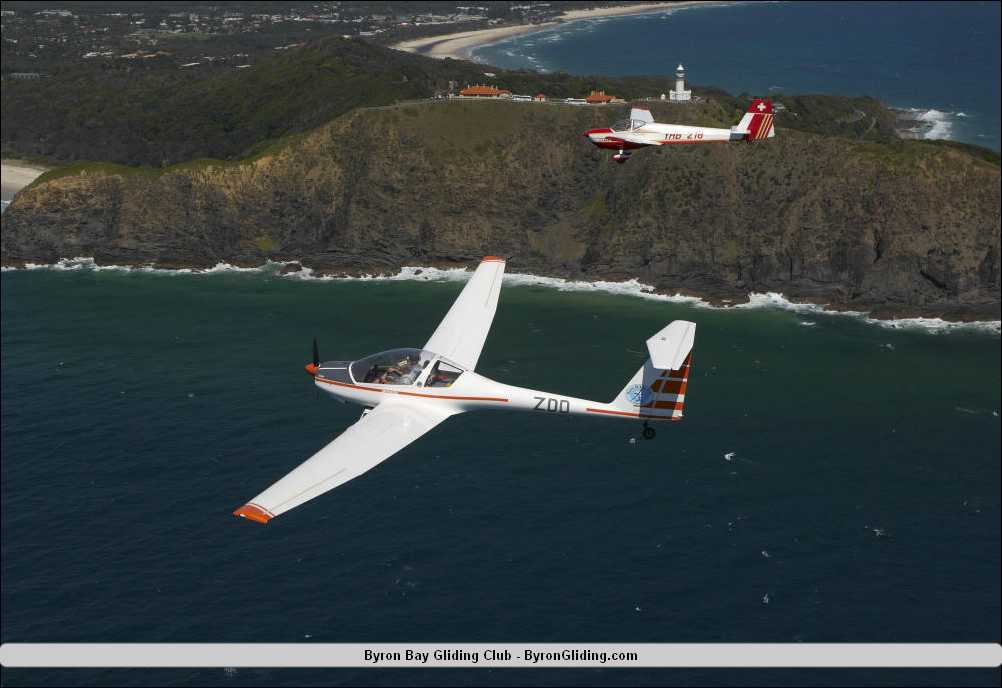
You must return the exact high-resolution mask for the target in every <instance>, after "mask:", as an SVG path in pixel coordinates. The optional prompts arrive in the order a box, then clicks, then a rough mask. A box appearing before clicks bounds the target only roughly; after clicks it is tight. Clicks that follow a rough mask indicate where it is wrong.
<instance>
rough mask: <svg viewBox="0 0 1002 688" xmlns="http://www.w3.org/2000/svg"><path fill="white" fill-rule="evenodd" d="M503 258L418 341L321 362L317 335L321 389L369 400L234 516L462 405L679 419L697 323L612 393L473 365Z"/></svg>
mask: <svg viewBox="0 0 1002 688" xmlns="http://www.w3.org/2000/svg"><path fill="white" fill-rule="evenodd" d="M504 267H505V263H504V260H503V259H501V258H497V257H494V256H487V257H485V258H484V259H483V260H482V261H481V263H480V265H479V266H478V267H477V269H476V271H474V273H473V276H472V277H471V278H470V281H469V282H468V283H467V284H466V286H465V287H464V288H463V291H462V292H461V293H460V294H459V297H458V298H457V299H456V301H455V302H454V303H453V304H452V308H450V309H449V312H448V313H447V314H446V315H445V319H444V320H442V322H441V323H439V326H438V328H437V329H436V330H435V332H434V334H432V336H431V339H429V340H428V342H427V344H425V345H424V347H423V348H420V349H392V350H390V351H384V352H382V353H378V354H373V355H372V356H366V357H365V358H361V359H359V360H357V361H324V362H321V361H320V355H319V353H318V352H317V345H316V341H314V343H313V362H312V363H310V364H308V365H307V366H306V372H308V373H309V374H310V375H311V376H313V381H314V384H315V385H316V386H317V387H319V388H320V389H321V390H323V391H324V392H326V393H328V394H330V395H331V396H333V397H335V398H337V399H339V400H341V401H350V402H353V403H356V404H359V405H361V406H365V407H367V410H365V411H363V412H362V417H361V418H360V419H359V420H358V421H357V422H356V423H355V424H354V425H352V426H350V427H349V428H348V429H347V430H345V431H344V432H343V433H341V435H339V436H338V437H337V438H336V439H334V441H333V442H331V443H330V444H328V445H327V446H326V447H324V448H323V449H321V450H320V451H319V452H317V453H316V454H314V455H313V456H312V457H311V458H309V459H307V460H306V461H305V462H304V463H302V464H300V466H299V467H297V468H296V469H294V470H293V471H292V472H291V473H289V474H287V475H286V476H285V477H284V478H282V479H280V480H279V481H278V482H276V483H275V484H274V485H272V486H271V487H269V488H268V489H267V490H265V491H264V492H262V493H261V494H259V495H258V496H257V497H255V498H254V499H252V500H251V501H249V502H247V503H246V504H244V505H243V506H242V507H240V508H239V509H237V510H236V511H234V512H233V513H234V515H236V516H241V517H243V518H247V519H250V520H252V521H257V522H258V523H267V522H268V521H269V520H271V519H272V518H274V517H275V516H278V515H279V514H281V513H284V512H286V511H288V510H289V509H292V508H293V507H296V506H299V505H300V504H302V503H303V502H306V501H307V500H310V499H313V498H314V497H317V496H319V495H321V494H323V493H324V492H327V491H328V490H331V489H333V488H335V487H337V486H338V485H341V484H343V483H346V482H347V481H349V480H351V479H352V478H355V477H357V476H359V475H361V474H362V473H365V472H366V471H368V470H370V469H371V468H373V467H375V466H376V465H377V464H379V463H381V462H382V461H385V460H386V459H388V458H390V457H391V456H393V455H394V454H396V453H397V452H398V451H400V450H401V449H403V448H404V447H406V446H407V445H408V444H410V443H411V442H413V441H414V440H416V439H418V438H419V437H421V436H422V435H424V434H425V433H426V432H428V431H429V430H431V429H432V428H434V427H435V426H437V425H438V424H439V423H441V422H442V421H444V420H445V419H446V418H448V417H449V416H454V415H456V414H458V413H463V412H465V411H476V410H490V409H493V410H501V411H509V410H511V411H532V412H535V413H544V414H548V415H551V416H559V415H566V414H579V415H584V416H598V417H602V418H625V419H629V420H641V421H643V422H644V437H645V438H647V439H650V438H652V437H653V436H654V428H652V427H650V426H649V425H648V421H677V420H681V419H682V407H683V405H684V404H685V390H686V385H687V384H688V380H689V366H690V364H691V362H692V347H693V342H694V339H695V335H696V325H695V323H691V322H688V321H685V320H676V321H674V322H672V323H671V324H669V325H668V326H667V327H665V328H664V329H662V330H661V331H659V332H657V333H655V334H654V335H653V336H652V337H651V338H650V339H648V340H647V350H648V353H649V354H650V356H649V357H648V359H647V360H646V361H645V362H644V365H643V366H641V368H640V370H638V371H637V372H636V374H635V375H634V376H633V377H632V378H630V380H629V382H627V383H626V386H625V387H623V389H622V390H621V391H620V392H619V393H618V394H617V395H616V396H615V397H613V398H612V401H609V402H608V403H604V402H601V401H590V400H588V399H577V398H575V397H568V396H564V395H563V394H554V393H552V392H541V391H538V390H534V389H526V388H524V387H514V386H512V385H506V384H504V383H501V382H495V381H494V380H491V379H489V378H486V377H484V376H483V375H480V374H478V373H475V372H474V371H473V369H474V368H475V367H476V365H477V361H478V360H479V358H480V352H481V350H482V349H483V348H484V342H485V341H486V339H487V333H488V331H489V330H490V327H491V322H492V321H493V320H494V312H495V311H496V310H497V304H498V296H499V295H500V293H501V280H502V278H503V276H504Z"/></svg>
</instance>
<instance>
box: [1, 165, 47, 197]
mask: <svg viewBox="0 0 1002 688" xmlns="http://www.w3.org/2000/svg"><path fill="white" fill-rule="evenodd" d="M46 169H48V168H45V167H42V166H41V165H36V164H34V163H30V162H25V161H23V160H4V161H3V174H2V186H3V200H5V201H9V200H10V199H12V198H14V194H16V193H17V192H18V191H20V190H21V189H23V188H24V187H26V186H28V184H31V183H32V182H33V181H35V179H36V178H37V177H38V176H39V175H40V174H42V173H43V172H45V171H46Z"/></svg>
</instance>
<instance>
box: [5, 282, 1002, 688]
mask: <svg viewBox="0 0 1002 688" xmlns="http://www.w3.org/2000/svg"><path fill="white" fill-rule="evenodd" d="M424 276H425V277H428V276H430V277H432V278H434V279H428V280H426V281H415V280H413V279H411V280H383V281H376V280H354V281H321V280H304V279H294V278H288V277H280V276H278V275H277V274H276V273H275V272H274V271H273V270H270V271H247V272H238V271H228V270H220V271H216V272H214V273H211V274H184V273H181V274H171V273H143V272H124V271H115V270H107V271H105V270H102V271H98V270H94V269H89V268H87V267H83V268H80V269H76V270H50V269H43V270H19V271H4V272H3V274H2V276H0V288H2V342H0V343H2V457H3V460H2V522H3V529H2V557H0V558H2V574H3V575H2V609H3V614H2V641H3V642H13V641H62V642H71V641H107V642H114V641H136V642H160V641H233V642H237V641H261V642H336V641H361V642H365V641H373V642H377V641H383V642H391V641H408V640H422V641H458V642H461V641H517V640H526V641H561V640H562V641H616V642H630V641H636V642H643V641H652V642H654V641H657V642H662V641H677V642H699V641H712V642H721V641H734V642H741V641H775V642H799V641H803V642H842V641H887V642H912V641H946V642H953V641H978V642H984V641H998V640H999V635H998V633H999V627H1000V621H1002V614H1000V590H999V579H1000V552H999V539H1000V491H999V485H1000V477H1002V476H1000V467H999V454H1000V449H1002V447H1000V427H999V422H1000V420H999V409H1000V387H1002V370H1000V368H1002V364H1000V356H999V351H1000V339H999V334H998V332H997V326H996V327H995V329H994V330H993V329H992V328H977V327H973V328H972V327H967V328H961V329H953V330H950V331H946V330H942V329H940V330H934V329H930V328H929V327H919V326H907V327H902V328H898V329H892V328H888V327H882V326H879V325H875V324H872V323H868V322H867V321H865V320H864V319H862V318H860V317H852V316H845V315H828V314H824V313H819V312H816V311H810V310H800V311H794V310H789V309H783V308H777V307H771V306H767V305H763V306H762V307H756V308H741V309H728V310H719V309H710V308H705V307H700V306H699V305H698V304H694V303H684V302H679V303H675V302H671V301H664V300H655V299H651V298H637V297H636V296H629V295H626V294H616V293H608V292H607V291H603V290H598V289H591V290H579V289H578V288H571V287H573V286H574V285H564V287H565V288H563V289H559V288H553V287H552V286H545V285H539V284H532V283H531V282H530V281H528V280H519V279H518V278H515V279H511V280H509V281H508V282H507V283H506V286H505V288H504V289H503V290H502V294H501V304H500V308H499V310H498V315H497V318H496V320H495V323H494V326H493V330H492V332H491V336H490V338H489V340H488V342H487V346H486V348H485V350H484V354H483V357H482V359H481V364H480V366H479V370H480V371H481V372H483V373H484V374H486V375H488V376H490V377H494V378H496V379H499V380H502V381H506V382H511V383H514V384H521V385H532V386H535V387H539V388H542V389H552V390H554V391H560V392H566V393H569V394H575V395H579V396H585V397H591V398H598V399H606V398H611V397H612V396H613V395H614V394H615V393H616V392H617V391H618V390H619V389H620V388H621V387H622V385H623V383H624V382H625V380H627V379H628V378H629V377H630V375H631V374H632V373H633V371H634V370H635V369H636V368H637V367H638V366H639V365H640V363H641V361H642V359H643V357H644V354H643V353H642V352H643V350H644V340H645V339H646V338H647V337H648V336H649V335H650V334H651V333H653V332H655V331H656V330H658V329H659V328H660V327H662V326H663V325H664V324H665V323H667V322H668V321H670V320H673V319H676V318H686V319H691V320H694V321H695V322H696V323H697V324H698V328H699V329H698V331H697V335H696V346H695V353H694V367H693V375H692V378H691V380H690V386H689V395H688V399H687V407H686V412H687V417H686V419H685V420H684V421H683V422H681V423H674V424H670V425H667V426H658V427H659V432H658V437H657V439H656V440H654V441H644V440H642V439H640V433H639V430H640V428H639V425H638V424H637V423H635V422H630V421H617V420H610V419H586V418H550V417H547V416H537V415H533V414H517V413H503V412H500V413H489V412H483V413H479V414H464V415H461V416H457V417H454V418H451V419H449V420H448V421H446V423H445V424H443V425H442V426H440V427H439V428H437V429H436V430H434V431H433V432H432V433H430V434H429V435H427V436H425V437H424V438H422V439H421V440H419V441H418V442H416V443H415V444H413V445H411V446H410V447H408V448H407V449H405V450H404V451H402V452H401V453H400V454H398V455H397V456H395V457H393V458H391V459H390V460H388V461H386V462H385V463H383V464H381V465H380V466H379V467H377V468H376V469H374V470H373V471H371V472H369V473H367V474H365V475H364V476H362V477H360V478H358V479H356V480H354V481H352V482H350V483H348V484H346V485H344V486H342V487H341V488H338V489H337V490H335V491H333V492H330V493H328V494H326V495H324V496H322V497H320V498H318V499H315V500H313V501H311V502H309V503H307V504H306V505H303V506H301V507H299V508H297V509H295V510H293V511H290V512H289V513H287V514H285V515H283V516H281V517H280V518H277V519H275V520H274V521H272V522H271V523H270V524H268V525H267V526H259V525H257V524H252V523H249V522H246V521H242V520H239V519H237V518H234V517H233V516H231V515H230V512H231V511H232V510H233V509H234V508H235V507H237V506H239V505H240V504H242V503H244V502H245V501H246V500H247V499H248V498H250V497H252V496H253V495H255V494H257V493H258V492H259V491H260V490H261V489H263V488H264V487H266V486H267V485H269V484H270V483H271V482H272V481H274V480H275V479H277V478H278V477H280V476H281V475H283V474H284V473H285V472H287V471H288V470H290V469H291V468H293V467H294V466H295V465H297V464H298V463H299V462H300V461H302V460H304V459H305V458H307V457H308V456H310V455H311V454H312V453H313V452H314V451H316V450H317V449H318V448H319V447H321V446H323V445H324V444H325V443H326V442H328V441H329V440H330V439H331V438H332V437H334V436H335V435H337V434H338V433H339V432H340V431H341V430H342V429H343V428H344V427H346V426H347V425H349V424H350V423H352V422H354V421H355V420H356V419H357V417H358V415H359V411H360V409H359V408H357V407H353V406H347V405H342V404H339V403H337V402H335V401H333V400H330V399H326V398H321V399H317V396H316V394H315V392H314V389H313V387H312V385H311V382H310V380H309V379H308V377H307V376H306V375H305V373H304V372H303V370H302V366H303V364H304V363H305V362H306V361H307V359H308V357H309V355H310V342H311V338H312V337H313V336H314V335H316V336H317V337H318V338H319V342H320V349H321V353H322V354H323V356H324V357H325V358H342V357H347V358H354V357H358V356H361V355H363V354H366V353H370V352H373V351H378V350H382V349H386V348H391V347H394V346H401V345H414V346H420V345H421V344H423V342H424V341H425V340H426V338H427V337H428V336H429V335H430V333H431V331H432V330H433V329H434V327H435V325H436V324H437V322H438V320H439V319H440V318H441V317H442V315H443V314H444V313H445V311H446V310H447V309H448V307H449V305H450V303H451V302H452V300H453V299H454V298H455V296H456V295H457V294H458V292H459V290H460V289H461V287H462V280H461V278H460V277H459V275H458V274H456V273H449V274H441V273H440V274H436V273H430V275H429V274H425V275H424ZM439 278H442V279H439ZM558 286H559V285H558ZM758 303H760V304H768V303H781V302H780V301H778V300H777V299H775V298H772V299H769V298H763V299H760V300H759V301H758ZM631 440H635V441H631ZM813 677H814V679H815V680H816V681H817V682H818V683H821V684H828V685H838V684H841V683H844V682H846V681H853V682H865V683H870V684H891V683H894V682H898V683H900V682H903V681H907V682H909V683H915V684H925V685H947V684H950V685H953V683H952V682H955V681H956V682H959V684H963V685H968V684H970V685H997V684H998V680H999V672H998V671H997V670H991V671H970V672H954V673H946V672H928V671H924V672H904V671H883V672H874V671H869V672H842V673H839V672H825V673H819V674H815V675H814V676H813ZM802 680H803V674H801V673H798V672H781V671H773V672H762V673H759V674H755V675H753V676H749V675H748V674H743V673H739V672H719V671H718V672H710V671H696V670H690V671H672V672H668V671H652V670H645V671H628V672H624V671H611V670H607V671H601V670H594V671H593V670H581V671H573V672H551V671H530V672H515V671H491V672H488V671H477V670H470V671H467V670H447V671H446V670H437V671H425V672H405V671H401V670H396V671H373V672H369V671H363V670H352V671H348V670H342V671H291V672H279V671H258V670H254V671H251V670H239V671H237V672H225V671H223V670H222V669H220V670H191V671H176V672H168V671H157V672H144V671H24V670H6V669H5V670H3V683H4V684H5V685H43V684H49V685H51V684H53V683H60V684H69V685H84V684H93V683H95V682H106V683H109V684H114V685H158V684H161V683H167V684H172V685H182V684H192V683H194V684H213V685H245V684H251V685H291V684H300V683H305V684H316V685H321V684H325V683H335V684H363V683H365V684H395V683H399V682H401V681H404V682H407V683H412V684H427V685H433V684H435V685H437V684H441V683H445V684H448V685H452V684H468V683H471V682H476V683H490V684H494V685H506V684H512V683H518V684H525V683H546V684H551V685H558V684H559V685H565V684H566V685H579V684H581V683H582V682H584V683H594V682H600V683H604V684H623V685H652V684H661V683H663V682H664V681H673V682H682V683H711V684H712V683H718V682H721V681H723V682H730V683H735V682H737V683H745V684H749V685H751V684H755V683H759V684H761V685H794V684H795V685H802V683H801V681H802Z"/></svg>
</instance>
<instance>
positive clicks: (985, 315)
mask: <svg viewBox="0 0 1002 688" xmlns="http://www.w3.org/2000/svg"><path fill="white" fill-rule="evenodd" d="M479 260H480V256H474V255H468V256H451V257H443V258H439V259H435V260H431V261H429V262H428V263H427V264H422V265H420V266H416V265H414V264H413V263H407V262H401V263H399V264H391V263H386V262H380V263H372V262H369V261H367V260H365V259H364V258H362V257H358V258H356V259H353V260H346V261H345V262H337V261H334V262H329V261H320V262H314V263H310V262H308V261H303V260H297V259H288V260H283V259H282V258H280V257H276V258H275V259H274V260H269V261H268V262H267V263H265V264H262V263H261V262H260V261H256V260H253V259H244V260H241V259H234V260H233V261H232V262H230V261H227V262H224V263H211V262H210V261H194V262H180V261H146V262H136V263H131V264H124V263H117V262H106V261H105V262H102V261H98V260H96V259H94V258H90V257H88V258H82V257H78V258H63V259H60V260H59V261H55V262H52V263H40V262H35V261H6V260H5V261H3V266H2V267H3V269H4V270H5V271H6V270H36V269H46V268H50V269H62V270H66V271H74V270H79V269H95V270H114V269H120V270H124V271H133V270H135V271H150V272H164V273H167V272H177V273H190V274H207V273H215V272H227V271H238V272H244V271H248V272H249V271H267V270H271V271H273V272H274V274H277V275H280V276H283V277H286V276H288V277H297V278H300V277H301V278H304V279H317V280H325V279H334V280H338V279H418V278H420V276H421V275H422V274H424V273H425V272H430V271H436V270H438V271H450V270H457V269H459V270H468V271H472V269H473V268H474V267H476V265H477V263H478V262H479ZM405 270H408V271H410V274H409V275H405V274H404V271H405ZM508 272H509V273H510V274H514V275H516V276H518V277H520V278H540V280H541V281H544V282H543V283H546V281H549V282H552V283H553V285H554V286H559V285H560V284H561V283H571V284H579V285H580V284H587V285H591V286H593V287H594V288H596V289H598V290H606V291H610V292H616V293H623V294H626V295H632V296H644V297H647V298H653V297H663V298H665V299H666V300H675V299H678V300H682V299H687V300H690V299H691V300H693V301H694V302H699V303H702V304H703V305H706V306H709V307H712V308H733V307H735V306H743V305H748V304H750V303H751V302H752V301H753V299H754V298H755V297H757V296H763V295H768V296H770V297H774V298H775V299H776V300H777V301H778V302H780V303H781V304H782V306H783V307H787V308H795V307H797V306H805V307H810V308H817V309H820V310H822V311H824V312H827V313H829V314H832V313H845V314H851V315H859V316H865V317H867V318H868V319H872V320H877V321H885V322H887V323H893V322H894V321H909V320H940V321H943V322H944V323H948V324H963V323H967V324H983V325H992V326H995V329H998V325H999V324H1000V323H1002V307H1000V304H999V303H997V302H986V303H968V304H953V305H950V306H945V305H942V306H940V307H937V308H916V307H914V306H909V305H905V304H888V303H873V304H867V303H861V302H855V303H852V304H847V303H842V302H839V301H837V300H836V301H832V300H830V299H829V298H827V297H831V296H836V297H837V294H833V293H832V292H831V291H830V290H824V289H818V290H817V291H816V292H815V293H814V294H813V295H812V294H809V293H785V292H784V293H776V292H767V293H763V292H761V291H755V290H753V291H741V290H738V289H727V288H721V289H692V288H688V287H686V286H682V285H680V286H679V287H678V288H658V287H655V286H652V285H646V284H645V283H643V281H642V280H640V279H639V278H638V277H636V276H628V275H622V274H618V273H617V274H614V275H582V274H580V273H576V272H574V271H571V270H557V271H553V270H550V271H545V270H544V271H538V270H532V269H529V268H526V267H525V266H520V264H519V261H518V259H517V258H516V259H515V260H514V261H513V260H511V259H509V260H508ZM612 285H622V286H623V287H630V288H633V287H635V289H631V290H627V289H621V290H620V289H617V290H614V289H612Z"/></svg>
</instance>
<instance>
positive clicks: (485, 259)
mask: <svg viewBox="0 0 1002 688" xmlns="http://www.w3.org/2000/svg"><path fill="white" fill-rule="evenodd" d="M480 262H481V263H489V262H495V263H503V262H504V258H502V257H501V256H484V257H483V258H481V259H480Z"/></svg>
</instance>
